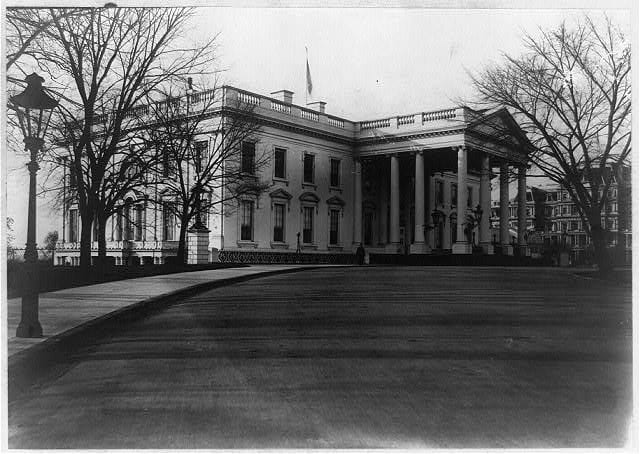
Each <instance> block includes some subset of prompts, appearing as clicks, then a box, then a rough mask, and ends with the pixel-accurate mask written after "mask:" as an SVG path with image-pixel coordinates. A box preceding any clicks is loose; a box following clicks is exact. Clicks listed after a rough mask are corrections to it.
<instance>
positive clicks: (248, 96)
mask: <svg viewBox="0 0 640 454" xmlns="http://www.w3.org/2000/svg"><path fill="white" fill-rule="evenodd" d="M217 90H222V91H221V92H217ZM218 93H221V94H222V96H219V95H218ZM216 96H218V99H219V102H215V100H216ZM206 102H211V106H206V108H207V109H209V107H213V106H214V104H215V105H216V106H218V107H219V106H220V105H222V104H228V105H232V103H233V102H239V103H241V104H247V105H251V106H256V107H257V108H258V109H266V110H271V111H274V112H278V113H280V114H284V115H291V116H294V117H299V118H303V119H305V120H308V121H313V122H318V123H321V124H325V125H328V126H330V127H333V128H339V129H347V130H351V131H353V130H354V129H356V128H354V126H355V127H357V125H359V126H360V128H359V129H360V130H361V131H365V130H371V129H384V128H393V129H400V128H403V127H409V128H415V127H420V126H421V125H424V124H425V123H429V122H437V121H443V120H444V121H446V120H451V119H460V120H462V121H465V119H469V117H468V116H469V115H471V114H472V111H470V110H466V109H465V108H452V109H440V110H435V111H431V112H419V113H415V114H408V115H398V116H395V117H388V118H382V119H376V120H368V121H361V122H359V123H353V122H350V121H347V120H344V119H342V118H337V117H332V116H329V115H327V114H325V113H324V112H319V111H316V110H312V109H308V108H305V107H302V106H297V105H295V104H288V103H286V102H283V101H281V100H277V99H274V98H271V97H267V96H262V95H259V94H256V93H251V92H248V91H244V90H241V89H238V88H235V87H231V86H224V87H221V88H217V89H211V90H204V91H201V92H197V93H190V94H186V95H184V96H180V97H173V98H170V99H165V100H162V101H158V102H155V103H152V104H150V105H149V104H145V105H139V106H135V107H133V108H132V109H131V110H130V111H129V112H127V113H126V114H125V116H126V117H128V118H142V117H145V116H149V115H153V113H154V112H156V111H161V110H167V109H168V108H169V107H171V108H180V109H183V108H184V109H185V114H186V112H187V107H189V106H194V107H195V106H197V105H201V104H202V103H206ZM107 120H108V116H107V115H106V114H105V115H96V116H95V117H94V122H93V123H94V124H105V123H106V121H107ZM81 125H82V122H79V123H78V124H76V125H74V126H72V124H71V123H70V124H69V127H80V126H81ZM356 130H357V129H356Z"/></svg>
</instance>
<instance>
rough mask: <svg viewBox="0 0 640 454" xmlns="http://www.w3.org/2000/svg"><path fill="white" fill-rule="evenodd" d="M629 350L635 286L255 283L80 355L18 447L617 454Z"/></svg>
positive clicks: (138, 324)
mask: <svg viewBox="0 0 640 454" xmlns="http://www.w3.org/2000/svg"><path fill="white" fill-rule="evenodd" d="M631 335H632V328H631V287H625V286H612V285H611V284H609V283H604V282H601V281H598V280H594V279H587V278H583V277H578V276H575V275H572V274H571V273H569V272H567V271H565V270H558V269H555V270H552V269H536V268H464V267H441V268H440V267H356V268H334V269H316V270H308V271H302V272H299V273H295V274H287V275H279V276H272V277H266V278H258V279H255V280H251V281H248V282H244V283H240V284H234V285H230V286H227V287H223V288H218V289H215V290H213V291H210V292H208V293H203V294H200V295H197V296H195V297H191V298H189V299H186V300H184V301H180V302H178V303H177V304H175V305H172V306H171V307H168V308H166V309H164V310H163V311H161V312H159V313H155V314H152V315H150V316H148V317H146V318H144V319H142V320H137V321H135V322H133V323H131V324H129V325H126V326H121V327H120V328H119V329H118V330H116V331H114V332H113V333H111V335H110V336H109V337H107V338H104V339H102V340H101V341H99V342H97V343H95V344H91V345H83V346H78V348H77V350H76V351H74V352H73V353H72V354H71V355H70V357H69V360H68V365H66V366H65V367H64V368H62V369H61V370H59V371H58V374H57V375H56V376H54V377H51V378H50V379H49V380H47V381H46V382H45V383H42V384H41V385H39V387H38V388H34V389H32V390H31V392H29V393H27V394H25V395H24V396H21V397H20V398H19V399H17V400H13V401H11V403H10V404H9V421H8V422H9V447H10V448H210V449H211V448H264V449H266V448H565V447H573V448H585V447H590V448H596V447H622V446H624V445H625V443H626V441H627V434H628V423H629V418H630V415H631V405H632V339H631Z"/></svg>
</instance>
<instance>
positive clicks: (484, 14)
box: [6, 7, 630, 247]
mask: <svg viewBox="0 0 640 454" xmlns="http://www.w3.org/2000/svg"><path fill="white" fill-rule="evenodd" d="M584 12H585V11H579V10H567V9H563V10H557V9H556V10H552V9H546V10H527V9H517V10H506V9H503V10H497V9H481V10H477V9H466V10H463V9H457V10H455V9H416V8H406V9H399V8H395V9H384V8H339V9H330V8H228V7H217V8H214V7H208V8H201V9H200V10H199V12H198V15H197V17H196V18H194V21H193V26H192V27H191V28H190V30H192V33H190V37H193V39H196V40H197V39H204V38H206V37H208V36H210V35H212V34H215V33H218V32H219V33H220V35H219V40H218V43H219V63H220V67H221V68H224V69H225V70H226V71H225V72H224V75H223V77H224V79H225V82H226V83H229V84H231V85H234V86H237V87H239V88H244V89H247V90H250V91H255V92H258V93H261V94H266V95H268V94H269V93H271V92H272V91H276V90H280V89H288V90H291V91H293V92H295V94H294V103H295V104H304V97H305V96H304V95H305V62H306V60H305V46H307V47H308V50H309V66H310V70H311V77H312V81H313V99H309V101H316V100H317V101H325V102H326V103H327V107H326V108H327V113H330V114H333V115H337V116H341V117H345V118H347V119H350V120H364V119H375V118H380V117H385V116H388V115H396V114H403V113H413V112H419V111H423V110H434V109H439V108H443V107H447V106H449V105H451V104H453V103H455V102H456V101H457V100H459V99H472V97H473V91H472V88H471V87H470V84H469V77H468V75H467V71H472V72H473V71H477V70H478V69H480V68H481V67H482V66H483V65H485V64H487V63H489V62H491V61H497V60H498V59H499V58H500V54H501V52H507V53H518V52H519V51H520V50H521V42H520V37H521V36H522V34H523V33H525V32H528V33H536V30H537V28H538V27H543V28H550V27H555V26H557V25H558V24H559V23H560V22H561V21H562V20H563V19H567V20H569V21H573V20H575V19H576V18H577V17H579V16H580V15H582V14H584ZM591 13H592V14H596V15H599V14H602V11H591ZM607 13H608V14H609V15H610V16H611V17H612V18H614V20H616V22H618V23H619V24H620V25H622V26H625V27H628V26H629V21H630V16H629V15H628V13H627V12H626V11H623V10H616V11H608V12H607ZM45 83H46V82H45ZM26 161H27V158H26V155H25V156H19V157H16V156H8V166H7V168H8V170H9V174H8V178H7V180H6V181H7V183H8V188H7V192H6V194H7V215H8V216H11V217H13V218H14V219H15V233H16V241H15V244H16V245H17V246H18V247H24V246H23V245H24V242H25V241H26V209H27V188H28V186H27V179H26V174H27V172H26V170H24V169H25V168H24V164H25V163H26ZM15 169H18V170H15ZM61 222H62V221H61V218H60V213H53V212H52V211H51V209H50V208H49V204H48V203H47V201H46V200H41V201H40V202H39V207H38V232H37V241H38V243H39V245H42V242H43V238H44V236H45V235H46V233H47V232H48V231H51V230H54V229H58V230H60V229H61Z"/></svg>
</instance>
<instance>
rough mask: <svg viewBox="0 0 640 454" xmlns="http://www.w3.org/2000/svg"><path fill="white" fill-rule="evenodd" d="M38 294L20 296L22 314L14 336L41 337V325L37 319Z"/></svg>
mask: <svg viewBox="0 0 640 454" xmlns="http://www.w3.org/2000/svg"><path fill="white" fill-rule="evenodd" d="M38 306H39V295H38V294H37V293H35V294H34V293H30V294H27V295H24V296H23V297H22V315H21V318H20V323H19V324H18V329H17V330H16V337H42V325H40V321H39V320H38V311H39V309H38Z"/></svg>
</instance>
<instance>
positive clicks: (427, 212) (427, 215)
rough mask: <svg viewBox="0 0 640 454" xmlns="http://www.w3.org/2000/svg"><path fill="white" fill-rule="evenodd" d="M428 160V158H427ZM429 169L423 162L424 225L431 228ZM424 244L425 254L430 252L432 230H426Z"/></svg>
mask: <svg viewBox="0 0 640 454" xmlns="http://www.w3.org/2000/svg"><path fill="white" fill-rule="evenodd" d="M427 158H428V157H427ZM431 183H432V182H431V167H430V165H429V162H428V160H425V169H424V198H425V200H426V204H425V213H424V218H425V224H427V225H430V226H431V227H433V225H432V224H433V220H432V218H431V211H432V210H433V206H432V205H431V197H432V194H431V192H432V191H431ZM424 242H425V244H426V246H427V247H426V249H427V252H431V247H432V246H433V228H431V229H428V230H427V233H426V236H425V239H424Z"/></svg>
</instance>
